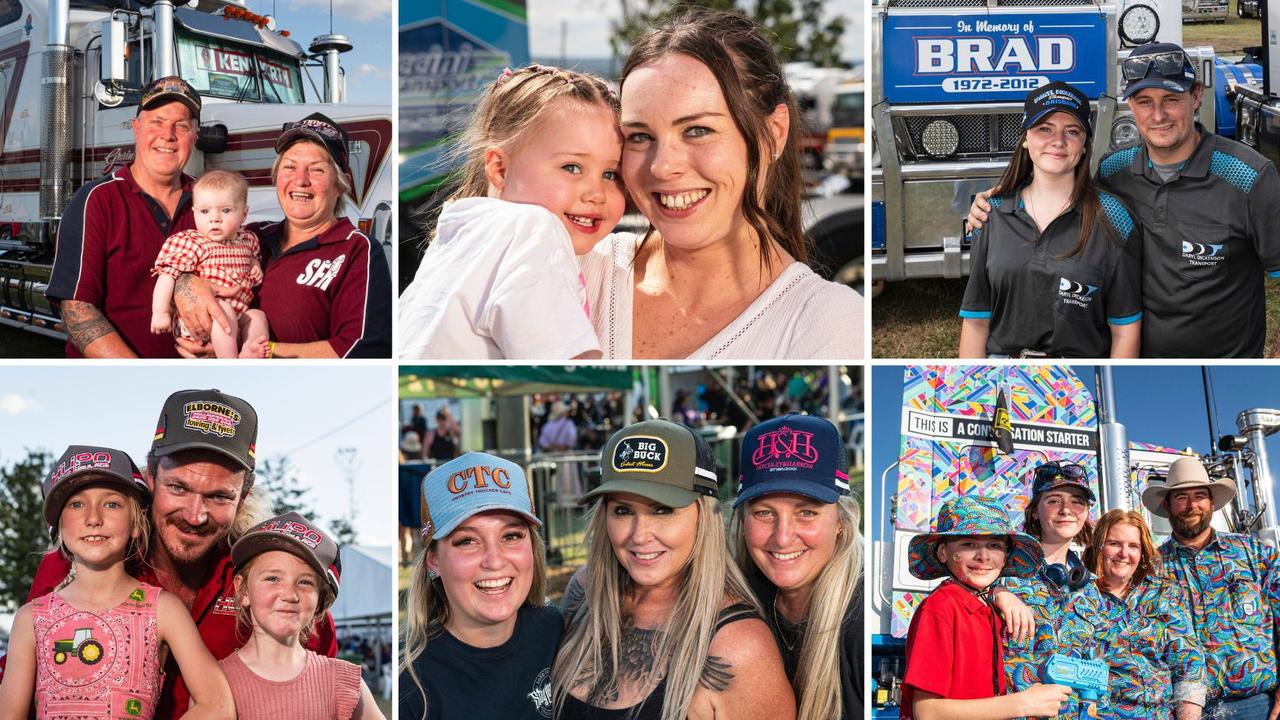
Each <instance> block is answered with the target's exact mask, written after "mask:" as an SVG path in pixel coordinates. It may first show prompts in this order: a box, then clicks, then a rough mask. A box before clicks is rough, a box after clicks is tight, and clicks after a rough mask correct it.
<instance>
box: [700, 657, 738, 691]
mask: <svg viewBox="0 0 1280 720" xmlns="http://www.w3.org/2000/svg"><path fill="white" fill-rule="evenodd" d="M732 667H733V666H732V665H730V664H729V663H727V662H725V661H724V660H722V659H721V658H720V657H719V656H718V655H708V656H707V663H706V664H705V665H703V666H702V676H701V677H699V678H698V684H699V685H701V686H702V687H704V688H706V689H708V690H712V691H714V692H724V691H725V690H728V689H729V684H730V683H732V682H733V677H734V675H733V673H732V672H731V668H732Z"/></svg>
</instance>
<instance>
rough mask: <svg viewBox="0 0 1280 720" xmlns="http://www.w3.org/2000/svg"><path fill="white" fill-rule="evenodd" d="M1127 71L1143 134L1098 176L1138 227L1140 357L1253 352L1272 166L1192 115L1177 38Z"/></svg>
mask: <svg viewBox="0 0 1280 720" xmlns="http://www.w3.org/2000/svg"><path fill="white" fill-rule="evenodd" d="M1123 69H1124V76H1125V80H1126V82H1127V85H1126V87H1125V92H1124V99H1126V100H1128V103H1129V108H1130V109H1131V110H1132V111H1133V114H1134V119H1135V120H1136V121H1137V124H1138V131H1139V132H1140V133H1141V134H1142V140H1143V142H1142V144H1141V145H1139V146H1135V147H1129V148H1124V149H1121V150H1117V151H1115V152H1113V153H1111V154H1109V155H1107V156H1106V157H1104V158H1103V159H1102V162H1101V164H1100V166H1099V168H1098V184H1099V185H1100V186H1101V187H1102V188H1104V189H1106V190H1107V191H1109V192H1112V193H1114V194H1115V195H1117V196H1119V197H1120V199H1121V200H1123V201H1124V203H1125V204H1126V205H1128V207H1129V208H1130V209H1131V210H1132V211H1133V213H1134V215H1135V216H1136V218H1137V221H1138V223H1139V224H1140V225H1141V226H1142V237H1143V250H1142V257H1143V273H1142V293H1143V311H1144V312H1143V316H1142V349H1141V351H1142V355H1143V356H1144V357H1261V356H1262V354H1263V343H1264V341H1265V334H1266V297H1265V295H1264V280H1263V276H1264V274H1265V275H1267V276H1270V277H1280V178H1278V177H1277V175H1276V168H1275V165H1273V164H1272V163H1271V161H1269V160H1267V159H1266V158H1264V157H1262V156H1261V155H1259V154H1258V153H1257V152H1255V151H1253V150H1252V149H1250V148H1248V147H1246V146H1245V145H1242V144H1240V143H1238V142H1235V141H1232V140H1227V139H1225V138H1221V137H1218V136H1217V135H1214V134H1212V133H1209V132H1206V131H1205V129H1204V127H1203V126H1201V125H1200V124H1199V123H1197V122H1195V113H1196V110H1198V109H1199V107H1200V97H1201V94H1202V92H1203V87H1202V86H1201V85H1200V84H1199V83H1198V82H1196V80H1195V73H1194V71H1193V69H1192V67H1191V63H1190V61H1188V60H1187V57H1186V54H1185V53H1184V52H1183V51H1182V48H1181V47H1179V46H1177V45H1172V44H1168V43H1148V44H1147V45H1143V46H1142V47H1139V48H1137V49H1135V50H1134V51H1133V52H1132V53H1131V54H1130V56H1129V57H1128V58H1127V59H1126V60H1125V61H1124V66H1123ZM983 210H985V208H982V207H980V206H978V204H977V203H975V207H974V208H973V212H971V213H970V216H969V221H970V223H971V224H974V225H981V223H982V222H985V220H986V213H985V212H983Z"/></svg>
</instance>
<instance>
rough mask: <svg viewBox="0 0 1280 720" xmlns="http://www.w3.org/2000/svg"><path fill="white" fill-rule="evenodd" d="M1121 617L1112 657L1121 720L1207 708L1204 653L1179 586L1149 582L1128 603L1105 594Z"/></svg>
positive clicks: (1143, 719)
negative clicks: (1190, 706)
mask: <svg viewBox="0 0 1280 720" xmlns="http://www.w3.org/2000/svg"><path fill="white" fill-rule="evenodd" d="M1101 595H1102V600H1103V602H1104V603H1107V604H1108V605H1110V606H1114V607H1115V608H1116V609H1117V610H1118V611H1119V612H1120V613H1121V617H1120V620H1119V626H1118V630H1119V631H1118V632H1117V633H1116V634H1115V638H1114V639H1113V641H1112V644H1111V647H1110V652H1109V653H1108V654H1107V657H1108V659H1109V660H1110V661H1111V676H1110V681H1111V708H1112V711H1113V712H1114V713H1115V716H1116V717H1117V718H1123V719H1124V720H1147V718H1154V717H1161V718H1167V717H1170V716H1171V714H1172V712H1173V704H1174V703H1175V702H1184V701H1185V702H1191V703H1194V704H1196V705H1200V706H1204V703H1205V695H1206V692H1207V690H1208V686H1207V680H1206V677H1205V663H1204V651H1203V650H1202V649H1201V648H1200V644H1199V641H1198V640H1197V639H1196V636H1195V631H1194V630H1193V629H1192V627H1191V615H1190V613H1189V612H1188V611H1187V605H1186V599H1185V597H1184V593H1183V591H1182V588H1181V587H1179V586H1178V585H1177V581H1176V580H1174V579H1172V578H1170V577H1159V578H1152V577H1148V578H1145V579H1143V580H1142V582H1140V583H1138V584H1136V585H1134V586H1133V588H1132V589H1131V590H1130V591H1129V594H1128V595H1126V596H1125V597H1124V598H1123V599H1121V598H1117V597H1116V596H1114V595H1111V594H1110V593H1105V592H1104V593H1101Z"/></svg>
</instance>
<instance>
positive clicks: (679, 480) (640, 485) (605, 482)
mask: <svg viewBox="0 0 1280 720" xmlns="http://www.w3.org/2000/svg"><path fill="white" fill-rule="evenodd" d="M600 480H601V483H600V487H598V488H596V489H595V490H592V491H591V492H589V493H587V494H586V495H583V496H582V497H581V498H579V499H578V503H579V504H585V503H587V502H589V501H590V500H592V499H594V498H597V497H600V496H602V495H607V494H609V493H632V494H634V495H639V496H640V497H643V498H647V499H649V500H652V501H654V502H656V503H661V504H663V505H666V506H667V507H671V508H681V507H686V506H688V505H690V504H692V503H693V501H694V500H697V499H698V497H699V496H702V495H705V496H707V497H715V496H716V494H717V487H718V484H717V476H716V459H715V455H714V454H712V452H711V446H709V445H707V441H706V440H703V439H702V436H701V435H699V434H698V433H696V432H694V431H693V430H691V429H690V428H688V427H686V426H684V425H680V424H677V423H673V422H671V421H670V420H645V421H644V422H638V423H635V424H634V425H628V426H626V427H624V428H622V429H621V430H619V431H618V432H616V433H614V434H613V437H611V438H609V442H607V443H605V446H604V450H603V451H602V452H601V453H600Z"/></svg>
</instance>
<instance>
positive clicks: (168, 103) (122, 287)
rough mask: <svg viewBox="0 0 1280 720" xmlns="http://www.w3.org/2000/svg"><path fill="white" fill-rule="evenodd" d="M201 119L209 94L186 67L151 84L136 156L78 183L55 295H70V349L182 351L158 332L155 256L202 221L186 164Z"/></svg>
mask: <svg viewBox="0 0 1280 720" xmlns="http://www.w3.org/2000/svg"><path fill="white" fill-rule="evenodd" d="M199 129H200V94H199V93H197V92H196V91H195V89H194V88H192V87H191V86H190V85H188V84H187V83H186V82H185V81H184V80H183V79H182V78H179V77H174V76H170V77H163V78H160V79H158V80H155V81H153V82H152V83H151V84H149V85H147V86H146V88H144V89H143V91H142V98H141V101H140V102H139V104H138V115H137V117H135V118H134V119H133V141H134V159H133V162H132V163H131V164H129V165H128V166H127V167H122V168H118V169H117V170H116V171H115V172H113V173H111V174H110V175H107V176H105V177H102V178H99V179H98V180H94V181H93V182H90V183H86V184H85V185H83V186H81V187H80V189H79V190H77V191H76V193H75V195H73V196H72V197H71V201H70V202H69V203H68V204H67V208H66V210H65V211H64V212H63V215H62V220H61V221H60V222H59V223H58V244H57V250H56V253H55V255H54V259H53V273H52V276H51V277H50V279H49V288H48V290H46V291H45V294H46V295H48V297H49V299H50V300H52V301H54V302H55V303H57V302H59V301H60V302H61V311H62V320H63V324H64V325H65V326H66V329H67V357H178V354H177V351H176V350H175V348H174V342H173V338H172V337H171V336H169V335H155V334H152V332H151V291H152V290H153V289H154V288H155V283H156V281H155V278H154V277H152V276H151V265H152V263H154V262H155V259H156V255H157V254H158V253H159V252H160V246H161V245H162V244H163V243H164V239H165V238H166V237H168V236H169V235H171V234H173V233H175V232H178V231H179V230H188V229H193V228H195V220H194V218H193V216H192V214H191V178H190V177H188V176H186V175H184V174H183V173H182V168H183V166H185V165H186V164H187V160H188V159H189V158H190V157H191V151H192V149H193V148H194V147H195V142H196V136H197V134H198V132H199Z"/></svg>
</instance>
